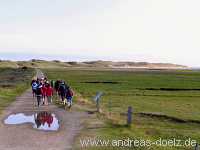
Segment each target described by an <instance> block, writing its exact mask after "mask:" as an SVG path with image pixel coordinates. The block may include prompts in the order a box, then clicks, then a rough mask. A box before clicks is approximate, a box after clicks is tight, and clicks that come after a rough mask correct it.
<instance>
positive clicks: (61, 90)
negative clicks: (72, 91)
mask: <svg viewBox="0 0 200 150" xmlns="http://www.w3.org/2000/svg"><path fill="white" fill-rule="evenodd" d="M65 89H66V87H65V85H64V84H61V85H60V87H59V91H60V92H64V91H65Z"/></svg>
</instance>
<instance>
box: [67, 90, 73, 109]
mask: <svg viewBox="0 0 200 150" xmlns="http://www.w3.org/2000/svg"><path fill="white" fill-rule="evenodd" d="M73 96H74V93H73V91H72V89H71V88H70V87H69V86H68V87H67V88H66V99H67V106H68V107H69V108H71V106H72V98H73Z"/></svg>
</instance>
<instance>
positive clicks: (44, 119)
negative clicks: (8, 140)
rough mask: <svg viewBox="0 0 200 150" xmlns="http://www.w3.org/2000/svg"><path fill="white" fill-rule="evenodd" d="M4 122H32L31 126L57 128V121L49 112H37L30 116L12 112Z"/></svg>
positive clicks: (50, 129)
mask: <svg viewBox="0 0 200 150" xmlns="http://www.w3.org/2000/svg"><path fill="white" fill-rule="evenodd" d="M4 123H5V124H24V123H32V124H33V128H36V129H39V130H47V131H57V130H58V129H59V121H58V119H57V118H56V116H55V114H51V113H49V112H39V113H36V114H33V115H31V116H27V115H25V114H23V113H18V114H12V115H10V116H8V118H7V119H6V120H4Z"/></svg>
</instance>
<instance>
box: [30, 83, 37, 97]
mask: <svg viewBox="0 0 200 150" xmlns="http://www.w3.org/2000/svg"><path fill="white" fill-rule="evenodd" d="M31 86H32V93H33V98H34V97H35V96H36V89H37V82H36V81H32V84H31Z"/></svg>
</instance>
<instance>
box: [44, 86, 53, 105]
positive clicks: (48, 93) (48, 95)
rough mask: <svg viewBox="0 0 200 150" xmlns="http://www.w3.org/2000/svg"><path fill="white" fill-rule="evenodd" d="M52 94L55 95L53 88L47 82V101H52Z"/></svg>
mask: <svg viewBox="0 0 200 150" xmlns="http://www.w3.org/2000/svg"><path fill="white" fill-rule="evenodd" d="M52 96H53V88H52V87H51V86H50V84H49V83H47V86H46V97H47V103H51V102H52Z"/></svg>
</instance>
